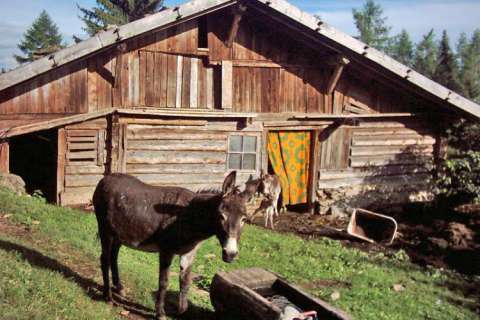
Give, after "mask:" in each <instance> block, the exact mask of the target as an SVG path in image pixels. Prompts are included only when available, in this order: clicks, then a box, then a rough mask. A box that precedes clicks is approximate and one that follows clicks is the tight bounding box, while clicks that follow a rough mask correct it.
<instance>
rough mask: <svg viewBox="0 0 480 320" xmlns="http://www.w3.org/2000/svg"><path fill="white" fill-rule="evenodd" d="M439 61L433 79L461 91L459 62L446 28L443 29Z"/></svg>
mask: <svg viewBox="0 0 480 320" xmlns="http://www.w3.org/2000/svg"><path fill="white" fill-rule="evenodd" d="M437 61H438V65H437V68H436V69H435V73H434V74H433V80H435V81H437V82H438V83H440V84H443V85H444V86H445V87H447V88H449V89H451V90H454V91H457V92H459V91H461V87H460V82H459V80H458V64H457V60H456V58H455V55H454V54H453V52H452V49H451V48H450V41H449V39H448V35H447V31H446V30H443V34H442V40H441V41H440V48H439V52H438V59H437Z"/></svg>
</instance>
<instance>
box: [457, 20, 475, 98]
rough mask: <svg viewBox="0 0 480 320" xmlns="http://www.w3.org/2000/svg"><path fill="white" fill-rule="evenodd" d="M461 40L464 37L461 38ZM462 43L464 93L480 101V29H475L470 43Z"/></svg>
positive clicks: (461, 64)
mask: <svg viewBox="0 0 480 320" xmlns="http://www.w3.org/2000/svg"><path fill="white" fill-rule="evenodd" d="M460 40H462V42H463V39H462V38H460ZM459 45H462V51H461V52H459V56H460V61H461V62H460V67H461V70H460V81H461V83H462V88H463V94H464V95H465V96H466V97H467V98H469V99H472V100H474V101H476V102H479V103H480V29H477V30H475V32H474V33H473V36H472V39H471V41H470V43H468V44H467V45H464V44H463V43H460V42H459Z"/></svg>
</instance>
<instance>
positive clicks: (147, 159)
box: [127, 151, 226, 164]
mask: <svg viewBox="0 0 480 320" xmlns="http://www.w3.org/2000/svg"><path fill="white" fill-rule="evenodd" d="M225 161H226V153H225V152H212V151H208V152H203V151H128V152H127V163H138V164H141V163H143V164H160V163H178V164H181V163H205V164H209V163H225Z"/></svg>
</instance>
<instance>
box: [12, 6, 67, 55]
mask: <svg viewBox="0 0 480 320" xmlns="http://www.w3.org/2000/svg"><path fill="white" fill-rule="evenodd" d="M23 37H24V39H23V40H22V41H21V42H20V44H19V45H18V48H19V49H20V50H21V51H22V52H23V53H24V56H19V55H14V58H15V60H17V62H18V63H25V62H30V61H33V60H36V59H39V58H41V57H43V56H45V55H47V54H50V53H52V52H55V51H57V50H59V49H61V48H63V47H64V45H63V44H62V41H63V39H62V35H61V34H60V32H59V31H58V27H57V25H56V24H55V23H54V22H53V21H52V19H51V18H50V16H49V15H48V13H47V12H46V11H45V10H43V11H42V12H41V13H40V15H39V16H38V18H37V19H36V20H35V21H34V22H33V24H32V26H31V27H30V28H29V29H28V30H27V32H26V33H25V34H24V35H23Z"/></svg>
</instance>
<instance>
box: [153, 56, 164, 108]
mask: <svg viewBox="0 0 480 320" xmlns="http://www.w3.org/2000/svg"><path fill="white" fill-rule="evenodd" d="M153 64H154V66H153V68H154V72H153V74H154V76H153V88H154V91H153V95H154V99H153V100H154V103H153V105H154V106H155V107H157V108H158V107H160V105H161V100H162V99H161V92H162V79H163V74H162V71H163V70H162V56H161V54H160V53H153Z"/></svg>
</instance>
